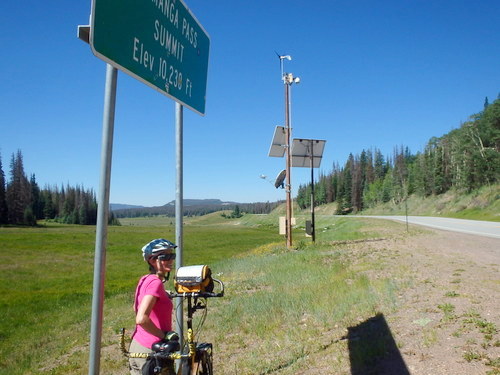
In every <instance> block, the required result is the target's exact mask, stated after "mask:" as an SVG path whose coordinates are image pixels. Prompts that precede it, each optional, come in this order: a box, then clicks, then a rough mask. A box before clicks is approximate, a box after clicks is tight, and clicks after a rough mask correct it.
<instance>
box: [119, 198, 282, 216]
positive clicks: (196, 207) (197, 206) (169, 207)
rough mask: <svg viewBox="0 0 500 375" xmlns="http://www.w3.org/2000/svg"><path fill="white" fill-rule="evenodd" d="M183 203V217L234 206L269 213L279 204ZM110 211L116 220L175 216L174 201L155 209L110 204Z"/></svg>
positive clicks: (218, 200) (243, 209)
mask: <svg viewBox="0 0 500 375" xmlns="http://www.w3.org/2000/svg"><path fill="white" fill-rule="evenodd" d="M183 203H184V215H185V216H199V215H206V214H209V213H211V212H217V211H224V210H233V209H234V208H235V207H236V206H238V207H239V209H240V210H241V211H242V212H248V213H257V214H262V213H269V212H271V211H272V210H273V209H274V208H275V207H276V206H277V205H278V204H279V202H273V203H270V202H265V203H262V202H257V203H237V202H227V201H226V202H224V201H221V200H220V199H184V201H183ZM111 210H112V211H113V214H114V215H115V217H117V218H121V217H140V216H156V215H166V216H172V217H173V216H175V201H171V202H169V203H167V204H165V205H163V206H156V207H142V206H132V205H126V204H116V203H113V204H111Z"/></svg>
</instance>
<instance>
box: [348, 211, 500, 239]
mask: <svg viewBox="0 0 500 375" xmlns="http://www.w3.org/2000/svg"><path fill="white" fill-rule="evenodd" d="M353 216H355V217H373V218H377V219H388V220H396V221H402V222H406V216H358V215H353ZM344 217H349V215H347V216H344ZM351 217H352V216H351ZM408 223H410V224H417V225H423V226H426V227H432V228H437V229H443V230H449V231H454V232H462V233H469V234H477V235H480V236H486V237H493V238H500V223H499V222H495V221H479V220H463V219H451V218H446V217H430V216H408Z"/></svg>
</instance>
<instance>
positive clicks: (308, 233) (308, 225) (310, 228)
mask: <svg viewBox="0 0 500 375" xmlns="http://www.w3.org/2000/svg"><path fill="white" fill-rule="evenodd" d="M312 234H313V224H312V221H311V220H306V237H312Z"/></svg>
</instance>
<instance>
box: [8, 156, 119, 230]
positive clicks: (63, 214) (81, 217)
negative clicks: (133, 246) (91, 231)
mask: <svg viewBox="0 0 500 375" xmlns="http://www.w3.org/2000/svg"><path fill="white" fill-rule="evenodd" d="M40 219H49V220H54V221H57V222H61V223H66V224H83V225H93V224H95V223H96V221H97V201H96V197H95V194H94V192H93V191H92V190H85V189H84V188H83V187H80V186H77V187H71V186H69V185H68V186H66V187H61V188H58V187H57V186H56V187H48V186H47V187H45V188H43V189H40V187H39V186H38V184H37V182H36V179H35V175H34V174H32V175H31V176H30V178H29V179H28V177H27V176H26V174H25V172H24V165H23V155H22V153H21V151H20V150H18V151H17V153H16V154H13V155H12V158H11V162H10V180H9V181H6V178H5V174H4V171H3V168H2V160H1V158H0V224H13V225H36V221H37V220H40ZM111 221H113V220H111Z"/></svg>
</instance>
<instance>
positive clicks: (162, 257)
mask: <svg viewBox="0 0 500 375" xmlns="http://www.w3.org/2000/svg"><path fill="white" fill-rule="evenodd" d="M155 259H158V260H174V259H175V253H170V254H161V255H158V256H157V257H155Z"/></svg>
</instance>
